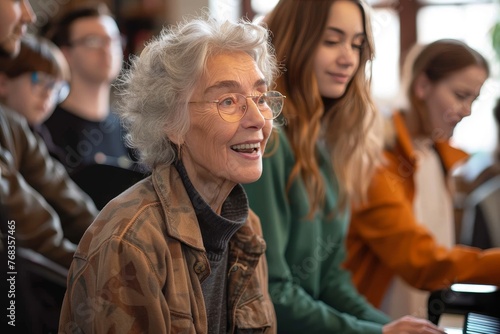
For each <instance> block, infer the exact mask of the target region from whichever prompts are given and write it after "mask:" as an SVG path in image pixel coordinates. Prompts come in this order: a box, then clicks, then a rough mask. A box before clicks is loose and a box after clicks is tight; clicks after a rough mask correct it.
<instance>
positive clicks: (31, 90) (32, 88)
mask: <svg viewBox="0 0 500 334" xmlns="http://www.w3.org/2000/svg"><path fill="white" fill-rule="evenodd" d="M0 76H1V78H0V81H1V87H0V95H1V96H2V97H3V99H4V100H5V103H6V105H7V106H8V107H9V108H11V109H13V110H14V111H16V112H18V113H20V114H21V115H23V116H24V117H25V118H26V120H27V121H28V123H29V124H30V125H31V126H35V125H39V124H41V123H43V122H44V121H45V120H46V119H47V118H49V116H50V115H51V113H52V112H53V111H54V108H55V105H56V102H57V99H56V97H57V96H56V91H55V90H56V89H57V88H56V87H57V86H58V85H57V84H56V85H54V84H55V83H56V82H57V81H56V79H55V78H53V77H51V76H50V75H48V74H45V73H43V72H37V76H36V77H35V79H36V80H33V77H32V74H31V72H29V73H24V74H21V75H20V76H17V77H15V78H7V77H6V76H5V75H3V74H0Z"/></svg>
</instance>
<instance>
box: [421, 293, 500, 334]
mask: <svg viewBox="0 0 500 334" xmlns="http://www.w3.org/2000/svg"><path fill="white" fill-rule="evenodd" d="M427 308H428V318H429V320H430V321H431V322H433V323H434V324H436V325H439V326H441V327H444V328H445V329H446V330H447V333H450V334H452V333H453V334H455V333H464V334H500V287H496V286H491V285H480V284H454V285H452V286H451V287H450V288H449V289H443V290H438V291H434V292H432V293H431V294H430V296H429V300H428V305H427ZM453 317H455V324H454V325H453V326H449V327H448V326H447V325H446V323H447V322H446V321H445V318H446V319H453ZM457 322H459V324H457Z"/></svg>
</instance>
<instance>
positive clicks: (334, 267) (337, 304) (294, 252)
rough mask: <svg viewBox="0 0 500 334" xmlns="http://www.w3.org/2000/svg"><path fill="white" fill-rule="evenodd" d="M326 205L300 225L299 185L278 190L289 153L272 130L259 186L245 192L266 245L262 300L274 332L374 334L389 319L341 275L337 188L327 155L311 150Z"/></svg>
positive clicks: (302, 193) (290, 161) (342, 231)
mask: <svg viewBox="0 0 500 334" xmlns="http://www.w3.org/2000/svg"><path fill="white" fill-rule="evenodd" d="M318 152H319V167H320V169H321V173H322V175H323V177H324V180H325V185H326V203H325V206H324V207H323V208H321V209H319V210H318V211H317V212H316V213H315V215H314V218H313V219H312V220H311V219H307V218H306V217H307V214H308V212H309V203H308V199H307V192H306V188H305V186H304V183H303V182H302V180H301V179H299V180H296V181H295V182H294V183H293V185H292V187H291V189H290V190H289V191H288V192H287V191H286V184H287V180H288V176H289V175H290V172H291V169H292V167H293V165H294V161H295V158H294V154H293V151H292V149H291V147H290V144H289V141H288V139H287V138H286V136H285V134H284V133H283V132H281V131H280V134H279V146H278V149H277V150H276V151H275V153H274V154H273V155H272V156H270V157H268V158H264V159H263V165H264V166H263V174H262V177H261V178H260V179H259V181H257V182H255V183H252V184H248V185H245V190H246V192H247V194H248V198H249V201H250V207H251V208H252V209H253V210H254V211H255V212H256V213H257V215H258V216H259V217H260V219H261V223H262V229H263V232H264V238H265V240H266V243H267V250H266V256H267V261H268V265H269V293H270V295H271V298H272V300H273V303H274V307H275V309H276V315H277V318H278V332H279V333H287V334H288V333H309V334H312V333H319V334H326V333H342V334H350V333H360V334H361V333H363V334H369V333H381V332H382V324H385V323H387V322H389V319H388V318H387V317H386V316H385V315H384V314H383V313H381V312H380V311H378V310H376V309H375V308H374V307H372V306H371V305H370V304H368V302H367V301H366V300H365V299H364V298H363V297H362V296H361V295H359V294H358V292H357V291H356V289H355V288H354V286H353V285H352V283H351V277H350V275H349V274H348V272H346V271H345V270H343V269H342V268H341V264H342V262H343V261H344V258H345V247H344V239H345V235H346V231H347V224H348V221H349V214H347V213H344V214H334V211H335V209H336V205H337V197H338V194H337V192H338V189H337V183H336V180H335V177H334V175H333V172H332V167H331V163H330V161H329V159H328V154H327V153H326V152H325V151H323V150H321V149H320V148H319V147H318Z"/></svg>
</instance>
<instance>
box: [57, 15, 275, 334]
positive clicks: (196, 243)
mask: <svg viewBox="0 0 500 334" xmlns="http://www.w3.org/2000/svg"><path fill="white" fill-rule="evenodd" d="M131 62H132V63H131V68H130V71H128V72H126V74H125V76H124V77H123V85H124V86H123V87H122V88H121V89H120V95H119V96H120V97H121V108H119V109H118V110H119V112H120V113H121V115H122V117H123V119H124V122H125V124H126V126H127V129H128V134H129V137H128V138H129V140H130V143H131V145H132V147H134V148H136V149H137V151H138V153H139V157H140V161H141V162H142V163H143V164H144V165H145V166H148V167H149V168H150V169H151V170H152V174H151V176H149V177H147V178H145V179H144V180H142V181H140V182H138V183H137V184H135V185H134V186H132V187H131V188H130V189H128V190H127V191H125V192H124V193H122V194H121V195H120V196H118V197H116V198H115V199H113V200H112V201H111V202H110V203H109V204H108V205H107V206H106V207H104V209H103V210H102V211H101V213H100V214H99V216H98V217H97V219H96V220H95V221H94V223H93V224H92V226H91V227H90V228H89V229H88V230H87V232H86V233H85V235H84V237H83V239H82V241H81V242H80V244H79V246H78V247H79V248H78V250H77V252H76V255H75V259H74V262H73V264H72V266H71V268H70V273H69V278H68V289H67V292H66V296H65V299H64V303H63V309H62V312H61V318H60V325H59V333H67V332H75V331H81V332H84V333H107V332H110V331H112V332H116V333H214V334H215V333H274V332H275V331H276V320H275V315H274V310H273V305H272V302H271V300H270V297H269V294H268V289H267V262H266V258H265V249H266V243H265V241H264V239H263V238H262V231H261V226H260V221H259V219H258V217H257V216H256V215H255V214H254V213H253V212H252V211H251V210H250V209H249V206H248V200H247V197H246V194H245V192H244V190H243V187H242V186H241V185H240V184H241V183H248V182H254V181H255V180H257V179H258V178H259V177H260V175H261V173H262V153H263V152H264V149H265V147H266V143H267V140H268V138H269V135H270V133H271V129H272V126H273V119H275V118H276V117H278V116H279V114H280V113H281V110H282V107H283V103H284V97H283V95H281V94H280V93H279V92H277V91H272V90H270V88H272V87H274V85H273V82H274V79H275V76H276V75H277V73H278V68H277V64H276V59H275V57H274V53H273V52H272V48H271V46H270V45H269V42H268V32H267V30H266V29H265V28H263V27H261V26H258V25H255V24H252V23H250V22H245V21H241V22H239V23H232V22H230V21H219V20H216V19H214V18H210V17H209V16H208V15H207V16H206V17H205V16H204V17H200V18H195V19H192V20H190V21H184V22H182V23H179V24H178V25H177V26H173V27H171V28H165V30H163V31H162V33H161V34H160V35H159V36H158V37H157V38H155V39H154V40H152V41H150V42H149V43H148V44H147V45H146V47H145V49H144V50H143V51H142V53H141V55H140V57H136V58H134V59H133V60H132V61H131ZM96 303H98V305H97V304H96ZM96 307H98V309H99V312H95V310H96Z"/></svg>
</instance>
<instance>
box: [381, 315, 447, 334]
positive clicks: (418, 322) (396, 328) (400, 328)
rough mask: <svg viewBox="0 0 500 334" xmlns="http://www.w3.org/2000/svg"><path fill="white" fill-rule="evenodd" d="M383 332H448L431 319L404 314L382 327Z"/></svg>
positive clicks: (400, 333)
mask: <svg viewBox="0 0 500 334" xmlns="http://www.w3.org/2000/svg"><path fill="white" fill-rule="evenodd" d="M382 333H383V334H393V333H394V334H422V333H425V334H445V333H446V332H445V331H444V330H443V329H442V328H439V327H437V326H436V325H434V324H433V323H432V322H430V321H429V320H425V319H420V318H415V317H412V316H409V315H407V316H404V317H402V318H399V319H397V320H394V321H393V322H390V323H388V324H387V325H385V326H384V327H382Z"/></svg>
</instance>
